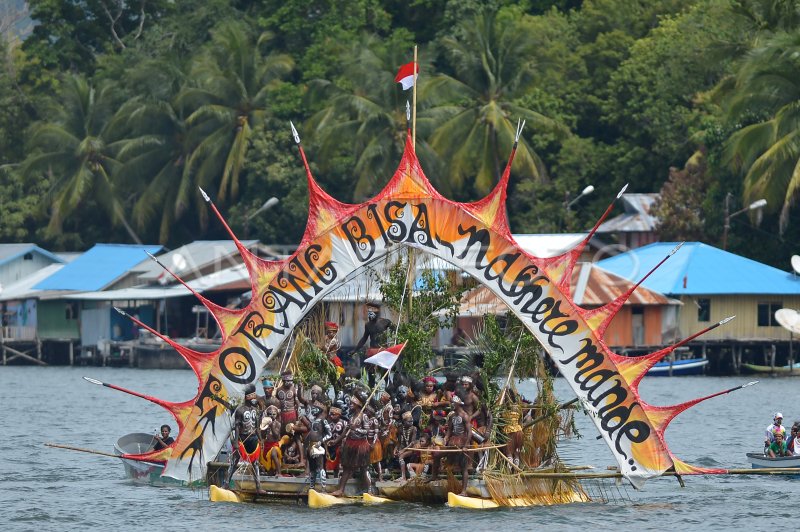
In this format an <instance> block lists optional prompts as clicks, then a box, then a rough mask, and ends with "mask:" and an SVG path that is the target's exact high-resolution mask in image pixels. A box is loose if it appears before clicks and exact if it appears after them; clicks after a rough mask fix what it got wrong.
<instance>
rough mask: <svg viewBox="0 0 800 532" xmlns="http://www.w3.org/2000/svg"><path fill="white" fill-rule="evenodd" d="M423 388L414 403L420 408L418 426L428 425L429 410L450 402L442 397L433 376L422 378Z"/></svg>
mask: <svg viewBox="0 0 800 532" xmlns="http://www.w3.org/2000/svg"><path fill="white" fill-rule="evenodd" d="M422 384H423V388H422V391H420V392H419V394H418V396H417V401H416V405H418V406H419V407H420V408H422V416H421V420H420V428H423V427H426V426H428V420H429V419H430V416H431V412H432V411H433V410H434V409H436V408H444V407H446V406H447V405H448V404H450V402H449V401H448V400H447V398H445V397H444V395H443V392H442V391H441V390H437V388H438V387H439V385H438V383H437V382H436V378H435V377H431V376H427V377H425V378H424V379H422Z"/></svg>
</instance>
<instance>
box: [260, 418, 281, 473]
mask: <svg viewBox="0 0 800 532" xmlns="http://www.w3.org/2000/svg"><path fill="white" fill-rule="evenodd" d="M279 416H280V411H279V410H278V407H277V406H275V405H269V406H267V409H266V411H265V412H264V415H263V416H262V417H261V425H260V426H259V431H260V433H261V439H262V440H263V442H264V449H263V450H262V451H261V457H260V459H259V462H260V463H261V465H262V466H263V467H264V471H266V472H267V473H269V472H270V471H275V476H276V477H277V476H280V474H281V465H282V464H281V461H282V459H283V453H282V452H281V446H280V443H281V421H280V418H279Z"/></svg>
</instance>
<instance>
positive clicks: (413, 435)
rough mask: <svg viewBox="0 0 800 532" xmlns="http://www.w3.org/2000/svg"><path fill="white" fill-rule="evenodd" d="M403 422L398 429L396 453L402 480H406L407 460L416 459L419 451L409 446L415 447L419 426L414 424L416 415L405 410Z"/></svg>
mask: <svg viewBox="0 0 800 532" xmlns="http://www.w3.org/2000/svg"><path fill="white" fill-rule="evenodd" d="M402 419H403V424H402V425H401V427H400V429H399V430H398V431H397V448H396V449H395V451H394V455H395V456H396V457H397V462H398V463H399V464H400V475H401V478H402V480H406V462H412V461H414V458H416V456H417V451H409V450H407V448H408V447H413V444H414V443H416V442H417V427H415V426H414V417H413V416H412V415H411V412H405V413H403V416H402Z"/></svg>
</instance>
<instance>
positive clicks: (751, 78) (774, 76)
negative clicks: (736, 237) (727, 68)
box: [725, 32, 800, 231]
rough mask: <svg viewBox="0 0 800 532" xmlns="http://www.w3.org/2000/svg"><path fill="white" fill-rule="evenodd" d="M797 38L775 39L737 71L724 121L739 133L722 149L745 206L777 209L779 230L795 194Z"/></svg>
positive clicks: (799, 87) (799, 155) (799, 149)
mask: <svg viewBox="0 0 800 532" xmlns="http://www.w3.org/2000/svg"><path fill="white" fill-rule="evenodd" d="M798 58H800V34H798V33H796V32H793V33H778V34H776V35H775V36H773V37H771V38H769V39H768V40H766V41H765V42H764V44H763V45H762V46H760V47H757V48H755V49H753V50H752V51H751V52H750V53H749V54H748V55H747V56H746V57H745V59H744V61H743V62H742V64H741V66H740V68H739V69H738V71H737V73H736V76H735V79H734V83H733V84H732V85H733V86H732V89H731V90H732V92H731V93H730V96H729V98H728V101H727V102H726V104H727V105H726V115H727V119H728V120H729V121H730V122H731V123H737V124H743V123H744V124H749V125H745V126H744V127H740V128H739V129H738V130H737V131H735V132H734V133H733V134H732V135H731V136H730V137H729V138H728V140H727V141H726V143H725V162H727V163H728V164H729V165H730V166H731V167H732V168H734V169H735V170H739V171H742V172H743V173H744V174H745V176H744V199H745V201H746V202H750V201H753V200H755V199H759V198H765V199H766V200H767V209H769V210H771V211H773V212H774V211H776V210H777V209H778V207H780V210H781V214H780V229H781V231H783V230H785V229H786V226H787V224H788V220H789V210H790V208H791V206H792V204H793V203H794V200H795V198H796V197H797V193H798V188H800V78H798V76H797V72H798V69H800V59H798Z"/></svg>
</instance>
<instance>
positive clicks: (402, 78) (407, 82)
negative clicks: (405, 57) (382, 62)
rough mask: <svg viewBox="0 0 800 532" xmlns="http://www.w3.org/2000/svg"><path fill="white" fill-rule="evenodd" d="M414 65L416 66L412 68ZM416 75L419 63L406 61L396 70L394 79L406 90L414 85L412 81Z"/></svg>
mask: <svg viewBox="0 0 800 532" xmlns="http://www.w3.org/2000/svg"><path fill="white" fill-rule="evenodd" d="M415 66H416V68H414V67H415ZM418 75H419V65H415V64H414V63H406V64H405V65H403V66H401V67H400V70H399V71H398V72H397V75H396V76H395V77H394V80H395V81H396V82H397V83H399V84H401V85H402V86H403V90H404V91H407V90H408V89H410V88H411V87H413V86H414V81H416V79H417V76H418Z"/></svg>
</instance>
